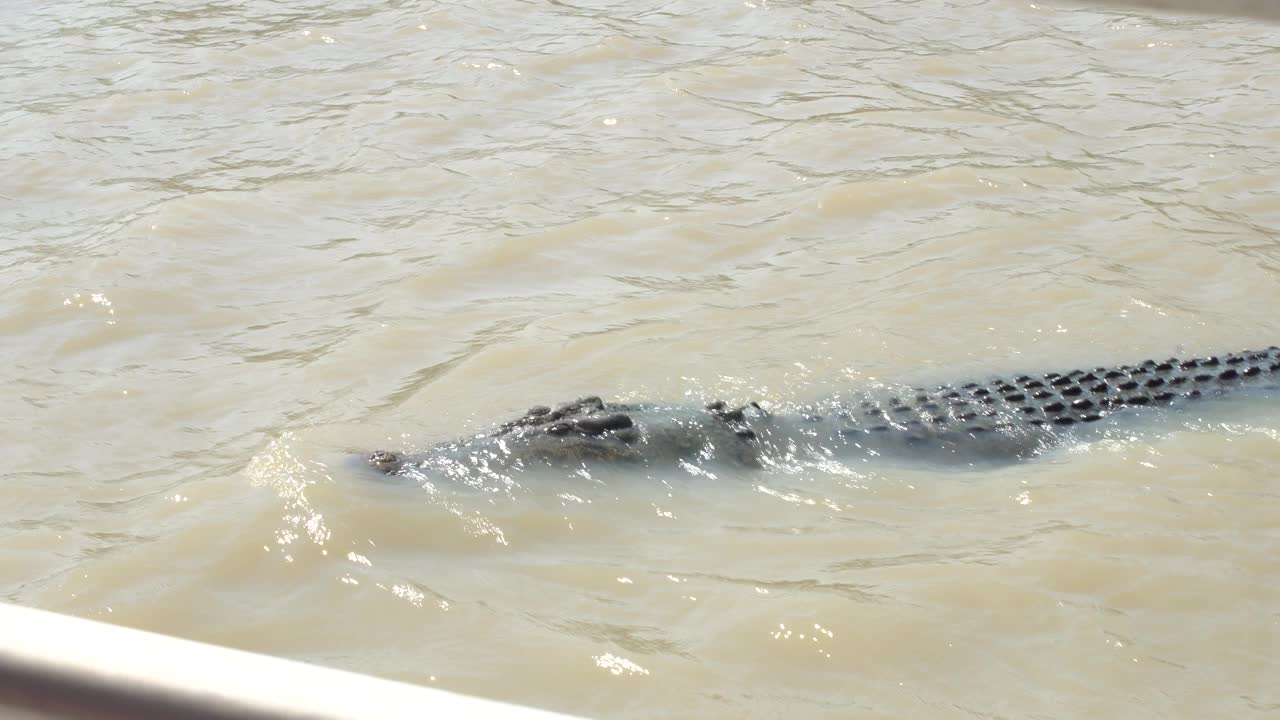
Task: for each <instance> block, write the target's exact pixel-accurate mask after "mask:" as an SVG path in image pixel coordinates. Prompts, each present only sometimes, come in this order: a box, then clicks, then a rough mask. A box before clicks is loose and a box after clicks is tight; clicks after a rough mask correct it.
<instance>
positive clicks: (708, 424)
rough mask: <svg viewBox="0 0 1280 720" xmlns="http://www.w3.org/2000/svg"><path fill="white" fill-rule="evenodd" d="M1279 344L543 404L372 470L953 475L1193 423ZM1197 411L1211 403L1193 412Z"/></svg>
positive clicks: (416, 476)
mask: <svg viewBox="0 0 1280 720" xmlns="http://www.w3.org/2000/svg"><path fill="white" fill-rule="evenodd" d="M1278 387H1280V348H1277V347H1274V346H1273V347H1270V348H1267V349H1266V350H1258V351H1243V352H1235V353H1228V354H1225V355H1221V356H1218V355H1213V356H1205V357H1196V358H1176V357H1174V358H1168V359H1167V360H1150V359H1149V360H1145V361H1142V362H1139V363H1136V364H1133V365H1113V366H1098V367H1093V368H1091V369H1070V370H1061V371H1052V372H1038V373H1011V374H1007V375H1002V376H994V377H988V378H986V379H982V380H972V381H961V382H955V383H943V384H925V385H910V386H908V385H899V386H893V387H884V388H875V389H867V390H864V391H855V392H852V393H848V394H841V395H839V396H835V397H831V398H828V399H826V400H822V401H819V402H814V403H808V404H798V405H796V406H795V407H789V408H770V407H766V406H764V405H762V404H761V403H757V402H748V403H747V404H745V405H741V406H738V407H734V406H732V405H729V404H727V403H725V402H723V401H714V402H710V403H706V404H705V405H690V404H680V403H662V402H638V403H618V402H606V401H604V400H602V399H601V398H599V397H595V396H591V397H584V398H580V399H578V400H575V401H572V402H567V403H562V404H560V405H558V406H556V407H554V408H553V407H549V406H545V405H543V406H535V407H532V408H530V409H529V410H528V411H527V412H526V413H525V414H524V415H522V416H520V417H517V418H515V419H512V420H510V421H507V422H505V423H502V424H501V425H499V426H498V427H496V428H495V429H493V430H491V431H488V432H484V433H480V434H477V435H474V436H472V437H467V438H463V439H459V440H454V441H449V442H443V443H439V444H436V445H434V446H432V447H430V448H429V449H428V450H426V451H425V452H421V453H409V454H403V453H396V452H389V451H385V450H379V451H376V452H373V453H370V454H369V455H367V456H366V460H367V462H368V464H369V465H370V466H371V467H373V468H374V469H376V470H378V471H380V472H382V473H386V474H388V475H395V476H400V477H404V478H406V479H411V480H414V481H417V482H423V483H433V482H450V481H452V482H458V483H462V484H469V485H485V484H488V483H489V481H491V480H493V479H502V480H504V481H508V482H510V478H511V477H512V476H513V475H515V474H524V473H529V472H534V473H541V472H547V471H550V472H561V473H562V474H563V473H564V472H566V471H567V472H572V473H577V474H582V475H585V476H588V477H589V473H590V471H591V470H592V469H593V468H599V467H601V466H605V467H609V468H619V469H628V468H638V469H644V468H648V469H652V470H665V469H671V468H680V469H683V470H685V471H687V472H688V473H690V474H692V475H700V474H701V475H709V474H711V473H713V472H723V471H724V470H725V469H734V470H740V471H750V470H753V469H763V470H768V469H773V468H786V467H797V466H805V465H810V466H811V465H813V464H830V463H844V464H847V465H855V464H860V463H883V462H888V463H927V464H931V465H938V466H944V467H947V468H954V469H972V468H982V467H993V466H998V465H1003V464H1009V463H1014V462H1021V461H1026V460H1029V459H1033V458H1035V457H1037V456H1041V455H1044V454H1045V453H1047V452H1052V451H1055V450H1058V449H1061V448H1063V447H1064V446H1068V445H1071V444H1081V443H1089V442H1094V441H1097V440H1099V439H1102V438H1106V437H1109V436H1112V435H1114V434H1115V433H1117V432H1127V431H1128V429H1129V428H1132V427H1135V422H1136V421H1140V420H1141V421H1145V422H1146V423H1147V424H1158V423H1161V422H1162V421H1163V422H1168V421H1169V419H1171V418H1172V422H1173V423H1174V424H1177V423H1182V424H1184V426H1185V423H1187V422H1188V421H1189V420H1191V419H1193V418H1196V417H1199V415H1200V414H1202V413H1203V412H1205V411H1209V410H1212V409H1213V408H1214V407H1215V406H1216V405H1218V404H1217V403H1214V402H1213V401H1214V400H1224V399H1228V398H1240V397H1246V396H1255V397H1269V396H1270V394H1271V393H1270V392H1269V391H1272V390H1275V389H1277V388H1278ZM1188 408H1199V411H1198V412H1197V413H1187V412H1186V411H1187V409H1188Z"/></svg>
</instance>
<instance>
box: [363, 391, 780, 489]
mask: <svg viewBox="0 0 1280 720" xmlns="http://www.w3.org/2000/svg"><path fill="white" fill-rule="evenodd" d="M768 418H769V415H768V413H766V412H765V411H764V410H763V409H762V408H760V406H759V405H756V404H754V403H752V404H751V405H747V406H744V407H741V408H736V409H731V408H729V407H728V406H727V405H725V404H724V403H723V402H714V403H711V404H709V405H707V406H706V407H705V408H702V409H696V408H691V407H688V406H678V405H657V404H624V403H606V402H604V401H602V400H601V399H600V398H598V397H585V398H581V399H579V400H575V401H574V402H571V403H565V404H562V405H560V406H558V407H556V408H554V409H552V408H549V407H547V406H544V405H539V406H536V407H532V408H529V410H528V411H527V412H526V413H525V414H524V415H522V416H520V417H518V418H516V419H514V420H511V421H509V422H506V423H503V424H502V425H500V426H499V427H498V428H496V429H495V430H493V431H491V432H487V433H483V434H480V435H476V436H474V437H470V438H465V439H462V440H457V441H452V442H445V443H440V444H439V445H436V446H434V447H432V448H431V449H429V450H428V451H426V452H425V453H419V454H412V455H401V454H398V453H394V452H388V451H386V450H378V451H376V452H373V453H370V454H369V455H368V456H367V461H368V463H369V465H370V466H372V467H373V468H374V469H376V470H378V471H380V472H383V473H388V474H397V473H401V472H404V471H406V470H409V469H411V468H415V467H416V468H428V467H430V466H432V465H436V464H448V463H456V462H459V461H461V460H466V461H467V462H470V463H476V462H486V463H489V464H490V465H493V464H497V465H501V466H507V467H526V466H530V465H552V466H561V467H564V466H574V465H580V464H582V463H588V462H610V463H618V462H636V463H652V462H665V463H676V462H680V461H687V462H704V461H720V462H729V463H734V464H738V465H743V466H748V467H751V466H758V465H759V464H760V455H759V453H760V444H761V438H760V436H759V434H758V433H761V432H767V428H766V426H767V421H768Z"/></svg>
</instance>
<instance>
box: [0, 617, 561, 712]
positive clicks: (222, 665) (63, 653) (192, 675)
mask: <svg viewBox="0 0 1280 720" xmlns="http://www.w3.org/2000/svg"><path fill="white" fill-rule="evenodd" d="M0 716H4V717H14V716H18V717H23V718H32V719H35V718H40V719H42V720H43V719H52V718H57V719H59V720H65V719H67V718H95V720H98V719H101V720H115V719H117V718H119V719H120V720H124V719H125V718H128V719H129V720H151V719H152V718H156V719H159V718H165V719H166V720H168V719H170V718H183V719H189V720H214V719H217V720H230V719H231V718H235V719H236V720H302V719H304V718H305V719H306V720H338V719H339V718H341V719H344V720H346V719H352V718H377V719H378V720H388V719H394V718H424V717H466V718H471V717H482V718H494V719H495V720H571V718H569V716H566V715H559V714H556V713H552V712H547V711H543V710H535V709H533V708H527V707H521V706H518V705H509V704H506V703H500V702H495V701H492V700H481V699H478V698H472V697H468V696H465V695H458V694H455V693H451V692H446V691H444V690H437V689H433V688H427V687H420V686H417V685H410V684H408V683H401V682H393V681H391V680H382V679H379V678H375V677H370V676H368V675H360V674H357V673H352V672H345V671H342V670H334V669H331V668H324V667H320V666H317V665H308V664H306V663H302V662H296V661H293V660H284V659H281V658H275V657H269V656H266V655H258V654H255V653H250V652H244V651H241V650H232V649H230V648H224V647H217V646H214V645H207V644H205V643H199V642H193V641H191V640H181V639H178V638H174V637H169V636H166V635H158V634H156V633H151V632H145V631H142V630H133V629H131V628H126V627H120V626H116V625H108V624H106V623H102V622H97V621H93V620H86V619H84V618H78V617H72V616H69V615H58V614H56V613H51V612H46V611H43V610H34V609H31V608H24V607H18V606H15V605H5V604H2V603H0Z"/></svg>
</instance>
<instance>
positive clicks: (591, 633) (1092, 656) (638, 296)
mask: <svg viewBox="0 0 1280 720" xmlns="http://www.w3.org/2000/svg"><path fill="white" fill-rule="evenodd" d="M0 98H3V102H2V103H0V138H2V140H3V142H0V161H2V163H3V165H2V166H3V168H4V172H3V177H2V178H0V231H2V232H3V235H2V236H0V272H2V273H3V275H2V278H3V282H2V283H0V301H2V303H3V305H2V307H3V311H2V312H0V382H3V386H4V387H5V388H6V391H5V392H4V393H0V435H2V436H3V438H4V444H3V448H4V463H3V467H0V538H2V540H0V597H2V598H3V599H4V600H6V601H8V602H14V603H20V604H24V605H30V606H35V607H40V608H46V609H51V610H56V611H61V612H67V613H73V614H77V615H82V616H86V617H90V618H97V619H103V620H107V621H110V622H114V623H120V624H124V625H129V626H134V627H139V628H146V629H149V630H155V631H159V632H163V633H170V634H174V635H179V636H183V637H188V638H195V639H198V640H202V641H208V642H213V643H218V644H224V645H229V646H233V647H237V648H244V649H249V650H254V651H260V652H264V653H271V654H276V655H281V656H286V657H290V658H297V659H302V660H306V661H311V662H316V663H321V664H325V665H331V666H335V667H340V668H346V669H352V670H357V671H361V672H366V673H372V674H375V675H379V676H384V677H389V678H395V679H399V680H405V681H409V682H414V683H421V684H427V685H433V686H436V687H441V688H446V689H450V690H456V691H461V692H465V693H471V694H477V695H481V696H485V697H489V698H495V699H500V700H506V701H513V702H518V703H526V704H531V705H535V706H539V707H544V708H549V709H555V710H560V711H565V712H571V713H579V714H583V715H587V716H594V717H621V718H645V717H690V718H740V717H778V718H796V717H805V718H808V717H813V718H903V717H911V718H932V717H939V718H942V717H957V718H968V717H979V718H1032V717H1034V718H1082V717H1125V718H1211V717H1217V718H1228V717H1229V718H1255V717H1256V718H1263V717H1270V718H1274V717H1276V716H1277V714H1280V682H1277V679H1280V529H1278V528H1280V478H1278V477H1277V468H1280V413H1277V412H1276V408H1277V405H1276V404H1275V403H1274V402H1265V401H1259V402H1253V403H1244V404H1242V405H1240V406H1238V407H1239V408H1241V409H1239V410H1235V411H1229V412H1225V413H1220V414H1219V416H1216V417H1214V418H1204V417H1200V416H1198V415H1195V414H1194V413H1193V414H1190V415H1188V416H1187V417H1186V419H1185V420H1179V421H1176V422H1172V423H1166V424H1161V425H1159V426H1155V427H1149V428H1146V429H1135V430H1134V432H1133V433H1132V434H1121V435H1119V436H1116V437H1112V438H1110V439H1109V440H1108V441H1105V442H1099V443H1092V444H1089V445H1085V446H1081V447H1075V448H1071V449H1068V450H1065V451H1061V452H1057V453H1053V454H1051V455H1049V456H1047V457H1043V458H1040V459H1037V460H1034V461H1031V462H1026V463H1022V464H1017V465H1013V466H1006V467H1001V468H993V469H986V470H980V471H978V470H967V471H966V470H957V469H955V468H930V467H928V466H925V467H908V466H896V465H894V464H892V463H889V462H886V463H883V464H880V463H861V464H856V465H854V464H846V465H841V464H837V463H833V464H828V465H823V466H813V467H799V468H791V469H789V470H788V471H786V472H783V471H772V472H771V471H751V470H736V471H725V472H720V473H713V475H714V477H707V476H700V475H696V474H692V473H689V472H685V471H682V470H680V469H671V470H667V471H661V470H658V469H650V470H646V471H643V472H637V471H627V470H619V471H617V472H608V473H605V474H603V475H602V474H595V475H591V474H589V473H588V474H581V473H575V472H573V471H572V469H566V470H565V471H564V472H563V473H561V474H559V475H557V474H554V473H553V474H551V476H549V477H545V476H544V477H540V478H537V479H536V481H533V479H530V478H526V479H524V480H525V482H520V480H521V478H516V480H517V482H516V483H515V484H513V485H512V486H511V487H510V488H509V489H508V490H507V491H504V492H497V493H477V492H463V491H460V490H459V489H457V488H451V487H450V486H449V485H448V483H438V484H436V485H435V486H433V487H431V488H419V487H416V486H405V485H395V484H387V483H382V482H379V481H378V480H377V479H376V478H375V477H373V476H371V475H369V474H367V473H364V472H360V471H359V470H358V469H356V467H355V466H354V465H353V464H351V463H349V462H348V461H347V458H348V455H347V453H350V452H357V451H362V450H368V449H371V448H375V447H389V448H393V449H402V448H408V449H415V448H422V447H425V446H428V445H430V444H431V443H433V442H436V441H440V440H443V439H449V438H453V437H456V436H459V435H462V434H465V433H469V432H475V431H479V430H482V429H484V428H485V427H488V426H491V425H492V424H494V423H496V422H499V421H502V420H505V419H506V418H508V417H509V416H511V415H513V414H516V413H519V412H522V411H523V410H524V409H525V408H527V407H529V406H530V405H535V404H543V403H546V404H551V403H554V402H555V401H558V400H562V399H566V398H571V397H577V396H580V395H586V394H600V395H603V396H606V397H608V398H622V399H636V398H663V399H672V400H681V399H687V400H688V401H689V402H701V401H705V400H707V399H711V398H718V397H724V398H728V399H730V400H733V401H738V402H742V401H746V400H751V399H757V400H761V401H763V402H765V403H775V404H778V403H785V402H787V401H789V400H806V399H816V398H820V397H822V396H823V395H826V394H830V393H834V392H837V391H839V390H842V389H848V388H851V387H858V386H862V385H866V384H868V383H875V382H881V381H885V380H904V381H912V380H913V379H914V378H917V377H924V378H930V379H932V378H939V379H948V378H953V379H964V378H967V377H970V376H975V377H989V376H990V374H992V373H1004V372H1014V371H1024V370H1025V371H1034V370H1063V369H1069V368H1070V367H1072V366H1075V365H1077V364H1086V365H1095V364H1102V363H1121V362H1131V361H1137V360H1141V359H1143V358H1146V357H1150V356H1154V357H1168V356H1169V355H1171V354H1177V353H1182V352H1186V353H1196V354H1200V353H1209V352H1218V351H1225V350H1231V349H1238V348H1242V347H1255V346H1256V347H1265V346H1267V345H1271V344H1273V343H1280V319H1277V314H1276V308H1277V307H1280V26H1268V25H1266V24H1263V23H1260V22H1247V21H1226V20H1217V19H1211V18H1204V17H1197V18H1192V17H1174V16H1153V15H1148V14H1142V13H1132V12H1123V11H1099V10H1097V9H1080V8H1078V7H1073V6H1068V5H1059V4H1057V3H1054V2H1040V1H1039V0H1036V2H1026V1H1024V0H964V1H960V0H915V1H913V2H909V1H906V0H873V1H870V2H825V1H823V2H806V3H801V2H773V1H769V0H747V1H745V2H743V1H733V2H722V3H706V2H683V1H676V2H670V1H666V2H650V1H647V0H638V1H637V0H632V1H631V2H607V1H601V2H586V3H579V4H575V3H569V2H558V1H556V0H549V1H547V2H511V1H508V0H495V1H494V2H484V3H464V2H454V3H449V2H425V1H424V2H389V3H364V2H347V1H343V0H339V1H337V2H334V1H332V0H326V1H325V2H314V1H313V2H287V3H286V2H272V1H269V0H244V1H241V2H195V1H189V2H174V3H158V2H139V1H138V0H111V1H110V2H107V1H105V0H99V1H96V2H88V1H85V0H68V1H67V2H59V3H32V4H24V3H6V5H5V8H4V9H3V10H0Z"/></svg>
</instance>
